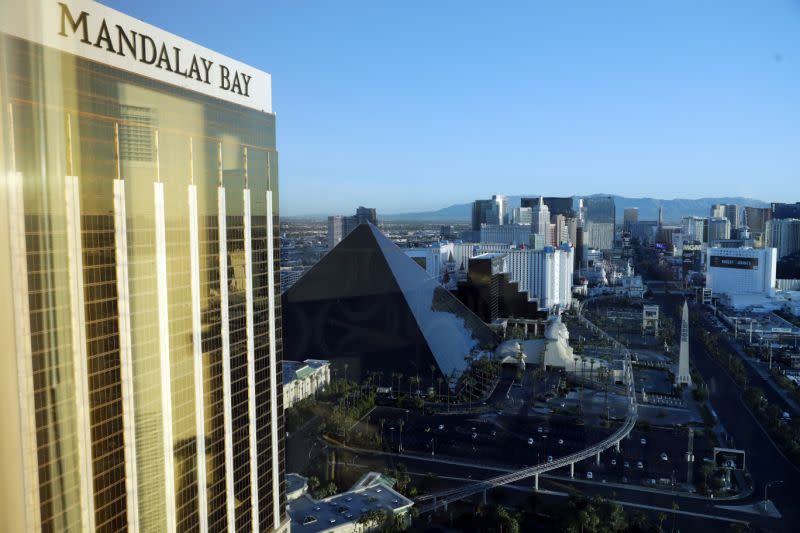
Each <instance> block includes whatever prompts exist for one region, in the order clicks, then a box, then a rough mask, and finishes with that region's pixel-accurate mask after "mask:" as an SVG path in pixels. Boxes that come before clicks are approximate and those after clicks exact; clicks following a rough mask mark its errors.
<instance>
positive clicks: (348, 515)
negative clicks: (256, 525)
mask: <svg viewBox="0 0 800 533" xmlns="http://www.w3.org/2000/svg"><path fill="white" fill-rule="evenodd" d="M289 476H297V474H288V475H287V484H288V482H289V479H288V477H289ZM297 477H299V478H302V476H297ZM303 479H305V478H303ZM394 484H395V480H394V479H393V478H391V477H389V476H386V475H383V474H380V473H378V472H368V473H366V474H364V475H363V476H362V477H361V479H359V480H358V481H357V482H356V483H355V484H354V485H353V486H352V487H351V488H350V490H348V491H347V492H343V493H341V494H336V495H334V496H329V497H328V498H323V499H321V500H315V499H313V498H312V497H311V496H310V495H308V494H304V495H303V496H301V497H299V498H296V499H294V500H289V503H288V505H287V509H288V513H289V518H290V519H291V521H292V531H299V532H303V533H306V532H307V533H318V532H323V531H324V532H329V533H339V532H347V533H352V532H353V531H358V532H367V531H377V530H379V529H381V527H382V523H379V522H378V521H366V520H361V518H362V517H370V516H378V514H379V513H382V514H383V515H384V516H385V517H386V518H387V519H391V520H395V519H398V518H399V519H400V520H401V521H403V522H404V523H405V524H406V525H407V524H408V520H410V517H409V511H410V509H411V507H412V506H413V505H414V502H412V501H411V500H409V499H408V498H406V497H405V496H403V495H402V494H400V493H399V492H397V491H396V490H394V488H393V487H394ZM288 495H289V487H288V486H287V497H288ZM287 499H288V498H287ZM360 520H361V521H360Z"/></svg>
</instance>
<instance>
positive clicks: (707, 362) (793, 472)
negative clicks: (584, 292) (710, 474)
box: [654, 295, 800, 531]
mask: <svg viewBox="0 0 800 533" xmlns="http://www.w3.org/2000/svg"><path fill="white" fill-rule="evenodd" d="M654 300H655V302H656V303H658V304H659V305H661V312H662V313H666V314H669V315H670V316H671V317H672V319H673V322H674V323H675V325H676V327H680V316H678V312H677V309H678V306H679V305H680V304H682V303H683V296H680V295H676V296H672V295H657V296H656V297H655V298H654ZM698 329H699V328H697V327H694V328H692V327H691V326H690V328H689V333H690V344H689V357H690V360H691V362H692V364H694V366H695V367H696V368H697V370H698V371H699V372H700V374H701V375H702V376H703V379H704V380H705V382H706V384H707V385H708V391H709V399H710V402H711V405H712V407H713V409H714V412H715V413H716V415H717V416H718V418H719V421H720V422H721V423H722V425H723V427H724V428H725V431H726V432H727V433H728V435H729V436H730V437H731V438H732V441H733V442H732V444H733V447H736V448H741V449H743V450H745V452H746V453H747V458H746V461H747V470H748V471H749V472H750V473H751V475H752V477H753V482H754V498H756V497H763V494H764V485H765V484H766V483H768V482H769V481H773V480H783V481H784V484H783V485H778V486H776V487H773V488H772V489H771V490H770V493H769V497H770V499H771V500H772V501H773V502H774V503H775V506H776V507H777V508H778V510H779V511H780V512H781V514H782V515H783V516H784V520H783V521H782V524H783V525H784V526H785V527H786V529H785V530H786V531H791V530H792V529H794V527H796V526H793V525H795V524H796V523H797V521H798V520H800V508H798V506H797V495H798V494H800V475H798V474H800V470H798V469H797V467H796V466H794V464H792V463H791V462H790V461H789V460H788V459H786V458H785V457H784V456H783V454H782V453H781V452H780V450H779V449H778V448H777V446H776V445H775V444H774V443H773V442H772V440H771V439H770V437H769V435H768V434H767V433H766V431H765V430H764V429H763V428H762V427H761V426H760V424H759V422H758V420H757V419H756V418H755V416H754V415H753V414H752V413H751V412H750V410H749V409H748V407H747V405H746V404H745V402H744V400H743V398H742V390H741V389H740V388H739V387H738V386H737V385H736V383H735V382H734V381H733V378H731V377H730V376H729V375H728V374H727V373H726V372H725V371H724V370H723V369H722V367H720V366H719V365H718V364H717V363H716V362H715V361H714V360H713V359H711V357H710V356H709V355H708V353H707V352H706V351H705V348H704V347H703V344H702V342H701V340H700V339H701V337H700V333H701V332H700V331H698ZM714 334H716V333H714ZM723 346H724V345H723ZM744 368H745V370H746V371H747V373H748V377H749V379H750V383H751V384H752V385H755V386H758V387H760V388H762V389H763V390H764V395H765V396H766V397H767V398H768V399H769V400H770V401H771V402H772V401H775V402H778V404H779V405H781V404H780V396H778V395H777V394H775V393H774V391H772V390H771V388H770V387H769V386H768V385H767V384H766V383H764V381H763V378H761V376H759V375H758V374H757V373H756V372H755V371H754V370H753V369H752V368H751V367H750V366H749V365H745V366H744Z"/></svg>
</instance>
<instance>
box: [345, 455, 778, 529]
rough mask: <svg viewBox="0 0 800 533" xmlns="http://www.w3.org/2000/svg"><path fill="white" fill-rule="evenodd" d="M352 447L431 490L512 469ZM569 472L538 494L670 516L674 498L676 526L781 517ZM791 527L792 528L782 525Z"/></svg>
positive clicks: (770, 525) (517, 497) (773, 525)
mask: <svg viewBox="0 0 800 533" xmlns="http://www.w3.org/2000/svg"><path fill="white" fill-rule="evenodd" d="M354 453H356V459H355V463H354V464H356V465H358V466H363V467H364V468H374V467H375V465H381V464H386V457H387V456H390V460H391V461H394V462H398V463H403V464H405V465H406V466H407V467H408V470H409V473H410V474H411V475H412V476H414V477H415V478H417V480H418V482H419V483H425V484H427V486H426V489H427V490H433V491H442V490H446V489H448V488H452V487H458V486H463V485H465V484H471V483H474V482H475V481H476V480H482V479H488V478H491V477H495V476H497V475H499V474H503V473H507V472H512V471H513V470H511V469H506V468H500V467H494V466H488V465H485V464H481V463H479V462H473V463H470V462H467V461H455V460H452V461H451V460H447V459H443V458H439V457H425V456H420V455H416V454H414V455H410V454H408V455H398V454H395V453H389V452H377V451H372V450H356V451H355V452H354ZM351 464H352V463H351ZM568 476H569V469H568V468H564V469H561V470H558V471H555V472H552V473H550V474H542V475H540V476H539V492H538V493H537V498H539V499H543V500H545V501H547V500H550V499H552V500H555V499H557V498H563V497H565V496H568V495H570V494H575V495H584V496H587V497H591V496H595V495H600V496H603V497H605V498H608V499H611V500H614V501H616V502H618V503H620V504H621V505H623V506H624V507H626V508H628V509H627V510H628V511H633V510H644V511H646V512H648V513H651V514H652V515H655V514H657V513H659V512H663V513H665V514H667V515H668V516H670V517H672V512H673V510H672V504H673V503H677V504H678V506H679V511H678V513H677V514H678V527H679V528H681V530H684V531H688V530H692V531H693V530H704V531H729V529H728V528H729V527H730V525H731V524H735V523H742V522H747V523H751V524H754V525H757V526H759V527H761V528H763V529H765V530H769V531H776V530H779V528H780V525H781V522H778V521H776V520H775V519H773V518H770V517H768V516H759V515H757V514H753V513H748V512H745V511H735V510H731V509H721V508H719V507H718V506H719V505H725V506H726V507H727V506H738V505H743V506H744V505H745V504H746V503H747V502H745V501H737V500H718V501H713V500H708V499H706V498H702V497H698V496H695V495H689V494H686V493H677V492H676V493H669V492H667V491H663V490H656V489H651V488H647V487H637V486H631V485H621V484H617V483H601V482H598V481H592V482H589V481H587V480H585V479H578V478H577V477H576V478H575V479H570V478H569V477H568ZM533 492H534V491H533V480H532V479H527V480H523V481H520V482H516V483H511V484H509V485H505V486H501V487H496V488H493V489H492V490H491V491H488V492H487V494H486V498H487V501H489V502H493V501H496V502H498V503H504V504H505V505H509V504H512V503H519V504H522V505H525V504H526V499H527V498H529V497H530V495H531V494H532V493H533ZM476 498H477V499H476V500H475V501H480V500H481V498H482V495H478V496H477V497H476ZM681 523H682V524H683V525H682V526H681ZM790 530H791V528H788V529H786V531H790Z"/></svg>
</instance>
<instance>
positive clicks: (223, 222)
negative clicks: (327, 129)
mask: <svg viewBox="0 0 800 533" xmlns="http://www.w3.org/2000/svg"><path fill="white" fill-rule="evenodd" d="M217 213H218V215H217V216H218V217H219V222H218V224H217V225H218V227H219V300H220V302H219V305H220V315H221V316H220V326H221V332H220V337H221V338H222V339H221V340H222V401H223V409H224V411H225V414H224V417H223V421H224V425H225V494H226V495H227V498H228V501H227V505H228V512H227V515H228V531H230V532H234V531H236V505H235V501H234V498H235V496H234V487H233V423H232V419H233V413H232V408H231V338H230V323H229V321H228V239H227V234H228V220H227V209H226V206H225V187H218V188H217Z"/></svg>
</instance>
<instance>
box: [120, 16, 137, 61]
mask: <svg viewBox="0 0 800 533" xmlns="http://www.w3.org/2000/svg"><path fill="white" fill-rule="evenodd" d="M123 43H124V44H125V47H126V48H127V49H128V51H129V52H130V54H131V57H133V59H136V32H135V31H133V30H131V38H130V39H128V35H127V34H126V33H125V30H124V29H122V26H120V25H119V24H117V54H119V55H121V56H124V55H125V52H124V51H123V49H122V45H123Z"/></svg>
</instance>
